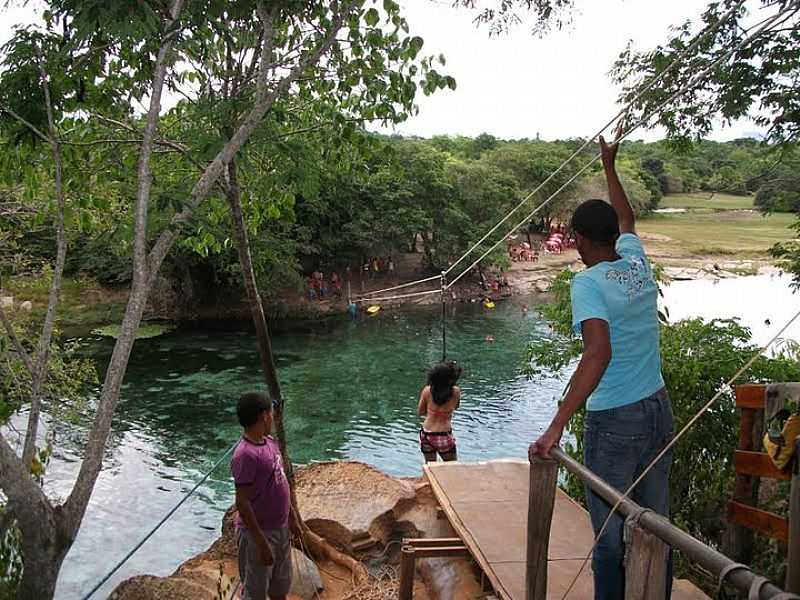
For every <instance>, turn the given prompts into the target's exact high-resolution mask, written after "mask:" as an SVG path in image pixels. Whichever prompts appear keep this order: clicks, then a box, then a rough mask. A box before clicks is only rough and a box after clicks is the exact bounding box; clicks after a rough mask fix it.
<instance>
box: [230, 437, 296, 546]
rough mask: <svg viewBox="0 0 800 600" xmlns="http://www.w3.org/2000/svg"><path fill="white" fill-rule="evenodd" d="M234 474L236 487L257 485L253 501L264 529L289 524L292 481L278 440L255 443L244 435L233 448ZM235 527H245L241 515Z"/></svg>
mask: <svg viewBox="0 0 800 600" xmlns="http://www.w3.org/2000/svg"><path fill="white" fill-rule="evenodd" d="M231 473H232V474H233V482H234V483H235V484H236V487H237V488H238V487H246V486H254V487H255V490H256V493H255V496H254V497H253V499H252V500H251V501H250V503H251V504H252V506H253V512H254V513H255V516H256V520H257V521H258V526H259V527H260V528H261V530H262V531H267V530H270V529H281V528H283V527H287V526H288V525H289V482H288V481H287V480H286V474H285V473H284V472H283V461H282V460H281V452H280V449H279V448H278V443H277V442H276V441H275V440H273V439H272V438H271V437H269V436H267V437H265V438H264V441H263V442H262V443H260V444H255V443H253V442H251V441H250V440H248V439H247V438H245V437H243V438H242V439H241V441H239V444H238V445H237V446H236V450H234V451H233V458H232V459H231ZM236 527H237V528H240V529H246V526H245V524H244V522H243V521H242V519H241V517H240V516H239V515H238V514H237V515H236Z"/></svg>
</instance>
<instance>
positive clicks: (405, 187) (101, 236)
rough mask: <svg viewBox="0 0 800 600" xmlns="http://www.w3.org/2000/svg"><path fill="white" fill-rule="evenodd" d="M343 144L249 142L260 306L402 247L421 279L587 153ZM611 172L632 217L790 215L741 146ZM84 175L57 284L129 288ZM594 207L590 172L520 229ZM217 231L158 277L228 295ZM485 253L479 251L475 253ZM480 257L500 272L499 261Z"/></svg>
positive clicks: (124, 249)
mask: <svg viewBox="0 0 800 600" xmlns="http://www.w3.org/2000/svg"><path fill="white" fill-rule="evenodd" d="M348 139H349V140H350V142H349V143H345V144H342V143H341V140H340V139H336V138H333V137H331V136H330V135H329V133H328V132H327V131H325V130H321V131H319V132H316V133H311V134H306V135H304V136H297V137H294V138H288V139H283V140H280V141H279V142H277V143H276V142H275V141H274V140H272V141H270V140H262V141H260V142H254V143H253V144H252V145H253V148H250V154H251V156H252V159H251V160H250V161H247V162H243V163H242V164H241V168H242V170H243V181H244V182H245V184H246V187H245V189H246V194H247V209H248V213H249V218H250V223H249V225H250V228H251V236H252V245H253V249H252V252H253V258H254V266H255V269H256V273H257V275H258V277H259V279H260V283H261V285H262V289H263V290H264V291H265V292H267V293H269V292H270V291H273V290H276V289H285V288H287V287H294V286H298V285H300V282H301V278H302V276H303V274H304V273H308V272H310V271H312V270H314V269H316V268H322V269H326V270H328V269H331V268H342V267H343V266H344V265H346V264H352V265H354V266H355V265H360V264H362V262H363V259H364V257H369V256H373V255H392V254H397V253H402V252H408V251H411V250H414V249H418V250H420V251H422V252H423V253H424V261H425V264H426V265H427V266H429V267H430V268H431V269H432V270H434V269H439V268H442V267H444V266H446V265H447V264H449V263H450V262H451V261H452V260H453V259H454V258H455V257H457V256H459V255H460V253H461V252H463V250H464V249H465V248H467V247H469V246H470V245H471V244H472V243H474V242H475V241H477V240H478V239H479V238H480V237H481V236H482V235H483V233H484V232H486V231H487V230H488V229H489V228H490V227H491V226H492V225H494V224H495V223H496V222H497V221H498V220H499V219H501V218H502V217H503V216H504V215H505V213H506V212H507V211H508V210H509V209H510V208H511V207H513V206H515V205H516V204H517V203H518V202H519V201H520V200H521V199H523V198H524V197H526V196H527V195H528V193H529V192H530V191H531V190H533V189H534V188H536V187H537V185H538V184H540V183H542V182H543V181H544V180H545V179H546V178H547V177H548V176H549V175H550V174H551V173H552V172H554V171H555V170H556V169H557V167H558V166H559V165H560V164H561V162H562V161H563V160H564V159H565V158H567V157H568V156H569V155H570V154H572V153H573V152H574V151H575V150H576V149H577V148H579V147H580V145H581V144H582V142H583V140H560V141H552V142H546V141H542V140H527V139H522V140H501V139H497V138H495V137H493V136H492V135H489V134H482V135H480V136H478V137H476V138H468V137H449V136H438V137H434V138H432V139H420V138H402V137H399V136H391V137H389V136H381V135H377V134H370V133H367V132H363V131H354V130H351V131H350V132H349V137H348ZM259 145H260V146H263V148H261V149H260V148H259ZM127 150H128V149H126V148H119V147H117V148H115V149H114V150H113V154H105V155H99V156H98V155H97V154H96V153H94V154H90V153H87V152H80V149H76V156H75V160H81V161H85V162H86V163H87V166H88V167H89V168H91V166H90V164H89V161H90V160H94V161H98V163H100V164H102V162H104V161H114V162H116V163H119V164H121V165H124V164H125V161H126V160H129V159H128V156H127V154H126V152H127ZM592 151H593V150H591V151H590V150H589V149H587V150H585V151H584V152H585V156H580V157H578V160H575V161H573V162H571V163H570V164H569V165H568V166H567V167H566V168H564V169H563V170H562V171H561V172H560V173H559V174H558V175H557V176H556V177H555V178H553V179H552V180H551V181H550V182H549V183H548V185H547V186H545V187H544V188H543V189H542V190H540V191H539V192H538V193H537V194H536V197H534V198H531V199H530V200H529V202H530V206H531V207H534V206H535V205H536V203H538V202H541V201H542V200H543V199H545V198H546V197H547V196H549V195H550V194H551V193H553V192H554V191H556V190H558V189H559V188H560V187H561V186H562V185H564V184H565V183H566V182H567V181H568V180H569V179H570V178H571V177H572V176H573V175H574V174H575V172H576V171H577V169H578V168H579V167H580V166H581V165H582V164H584V163H585V162H587V161H588V160H590V159H591V158H592V154H591V152H592ZM19 152H20V151H19V150H14V153H16V160H14V158H9V157H8V156H7V158H6V160H5V161H4V162H5V164H4V165H3V170H4V171H5V173H4V177H3V180H4V182H5V186H4V187H3V189H2V191H1V192H0V193H1V194H2V196H0V197H1V198H2V204H0V210H2V211H3V213H4V217H6V218H4V219H2V220H1V221H0V236H2V239H3V240H4V241H5V244H4V245H3V247H2V248H3V249H2V253H3V257H2V265H3V269H4V271H6V272H7V273H9V272H10V273H20V272H31V271H36V270H37V269H38V268H39V267H40V266H41V264H42V263H43V262H45V261H50V260H52V252H53V248H54V247H55V242H54V233H53V227H52V225H51V224H50V223H48V222H47V219H46V218H45V217H43V215H46V214H47V210H46V207H45V206H38V207H37V206H35V205H36V204H37V203H40V204H41V203H43V202H44V201H40V200H37V197H35V196H34V195H32V194H31V191H30V190H31V186H30V185H24V184H25V182H29V181H31V178H32V177H33V175H32V174H30V173H28V171H31V170H32V167H31V166H30V165H25V166H24V167H21V165H20V164H19V163H18V162H17V161H18V160H25V157H23V156H20V155H19ZM262 152H263V153H262ZM267 154H269V155H275V154H278V155H279V156H280V161H281V163H282V169H281V170H280V171H279V172H277V171H274V170H272V171H271V170H270V169H271V167H270V166H269V165H268V164H265V163H264V162H263V157H264V156H265V155H267ZM11 156H12V157H13V156H14V154H11ZM130 156H131V157H133V156H135V154H133V153H131V154H130ZM273 160H275V159H273ZM619 163H620V164H619V167H620V173H621V175H622V179H623V183H624V185H625V188H626V190H627V192H628V194H629V196H630V198H631V201H632V203H633V205H634V207H635V208H636V210H637V211H638V212H639V213H645V212H647V211H651V210H654V209H656V208H658V206H659V202H660V200H661V199H662V197H663V196H664V195H665V194H674V193H687V192H707V193H709V194H713V193H716V192H724V193H728V194H739V195H743V196H744V195H752V196H753V198H754V204H755V206H756V207H758V208H760V209H762V210H768V211H797V210H798V209H800V178H798V176H797V173H798V169H797V168H796V167H797V161H796V160H794V159H793V158H792V157H791V156H786V155H785V154H784V155H781V154H779V152H778V151H777V150H776V149H775V148H773V147H770V146H769V145H766V144H763V143H761V142H758V141H756V140H753V139H740V140H735V141H732V142H727V143H718V142H711V141H700V142H696V143H692V144H689V145H685V144H684V145H683V146H682V147H677V146H676V145H675V144H670V143H668V142H666V141H662V142H655V143H645V142H642V141H632V142H625V143H624V144H623V146H622V149H621V153H620V161H619ZM20 167H21V168H20ZM42 168H44V167H42ZM160 169H161V173H157V174H156V178H157V179H158V180H160V181H164V180H166V179H167V178H173V179H174V180H175V181H174V183H173V184H172V188H171V189H169V188H168V189H167V190H165V191H164V192H162V193H161V195H160V197H159V200H158V203H157V204H156V210H155V211H153V213H154V214H153V215H152V216H151V219H153V220H159V219H163V218H164V216H163V215H164V214H166V212H168V211H169V210H172V206H173V205H175V204H177V203H179V202H180V196H181V193H183V192H182V190H181V189H180V185H181V178H182V177H185V175H183V174H182V173H181V171H180V170H176V169H174V168H172V163H171V162H169V161H168V160H165V161H164V162H163V163H161V164H160ZM93 177H94V181H96V182H97V183H98V184H100V185H98V186H96V187H95V188H94V189H91V190H88V191H87V192H86V193H85V195H82V196H81V197H80V198H79V202H78V203H77V204H78V208H77V209H76V210H75V211H73V213H72V215H71V217H72V222H73V223H74V225H75V226H74V227H68V230H69V232H70V237H71V240H70V248H71V251H70V252H69V255H68V259H67V273H72V274H85V275H87V276H89V277H91V278H93V279H96V280H98V281H100V282H102V283H106V284H127V283H128V282H129V281H130V278H131V271H130V269H131V267H130V265H131V261H130V253H131V244H130V238H131V231H132V222H131V219H132V216H131V214H130V212H129V211H128V209H127V201H126V200H125V198H124V195H123V194H122V193H121V192H122V189H121V186H120V184H119V183H118V182H116V183H115V184H113V185H112V184H111V183H110V182H109V184H108V185H106V186H103V185H102V177H103V176H102V174H97V175H95V176H93ZM170 192H171V194H172V195H171V194H170ZM604 194H605V184H604V181H603V178H602V175H601V173H600V171H599V168H593V169H590V170H589V171H587V172H586V173H584V174H583V175H581V176H580V177H579V178H578V179H576V181H575V182H574V183H572V184H569V185H568V186H567V187H566V189H565V190H564V191H563V192H562V193H560V194H559V195H558V196H557V197H556V198H555V200H554V201H553V202H551V203H550V204H549V205H548V206H547V207H546V208H545V210H543V211H541V212H540V213H539V214H538V215H537V219H536V220H535V221H533V222H531V223H530V224H529V225H528V228H527V231H528V233H531V232H535V231H539V230H544V229H547V228H548V227H549V226H550V224H551V223H552V222H554V221H555V222H564V221H566V220H567V219H568V216H569V214H570V212H571V210H572V209H573V208H574V206H575V205H576V203H577V202H579V201H581V200H583V199H586V198H589V197H598V196H599V197H602V196H603V195H604ZM32 205H33V206H32ZM42 208H44V209H45V210H44V211H43V210H41V209H42ZM159 212H161V215H159ZM228 219H229V217H228V216H227V214H226V211H225V210H224V203H222V202H221V201H219V202H216V203H215V202H211V203H209V205H208V206H207V207H206V208H205V209H204V210H203V211H202V214H201V215H198V216H197V218H196V219H195V220H194V221H193V223H192V230H191V231H190V232H188V233H189V235H187V237H186V238H185V239H184V240H183V241H182V242H181V243H180V246H179V247H178V248H177V249H176V251H175V252H173V253H172V254H171V255H170V256H169V257H168V258H167V263H166V268H165V272H166V273H167V274H168V276H169V277H171V278H172V279H174V280H175V281H179V282H182V283H183V290H184V293H188V294H189V295H191V294H192V292H195V293H197V292H199V290H202V289H209V288H215V287H219V286H221V287H223V288H224V287H230V286H232V287H235V286H237V285H239V274H238V261H237V257H236V252H235V248H234V246H233V244H232V243H231V240H230V237H229V233H228V232H229V231H230V224H229V223H228ZM509 226H510V225H509ZM524 229H525V228H523V232H524ZM503 231H506V229H503ZM493 241H494V239H490V240H489V241H488V242H486V246H487V248H488V246H489V245H490V244H491V243H492V242H493ZM491 259H494V261H495V262H500V263H502V261H504V260H505V258H504V252H503V249H502V247H501V248H499V249H497V250H496V251H495V254H494V255H493V256H491V257H490V260H491Z"/></svg>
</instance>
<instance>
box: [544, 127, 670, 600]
mask: <svg viewBox="0 0 800 600" xmlns="http://www.w3.org/2000/svg"><path fill="white" fill-rule="evenodd" d="M617 148H618V144H617V143H613V144H611V145H608V144H606V142H605V140H604V139H603V138H602V137H601V138H600V151H601V157H602V162H603V168H604V170H605V174H606V180H607V183H608V193H609V198H610V200H611V205H610V206H609V204H607V203H606V202H604V201H602V200H587V201H586V202H584V203H583V204H581V205H580V206H578V208H577V209H575V212H574V213H573V215H572V230H573V231H574V233H575V238H576V244H577V249H578V253H579V254H580V257H581V260H582V261H583V262H584V264H585V265H586V270H585V271H583V272H581V273H578V274H577V275H576V276H575V279H574V280H573V282H572V288H571V297H572V326H573V329H574V330H575V332H576V333H580V334H581V336H582V338H583V356H582V357H581V361H580V363H579V365H578V368H577V370H576V371H575V374H574V375H573V377H572V381H571V383H570V386H569V390H568V392H567V394H566V396H565V397H564V399H563V401H562V402H561V404H560V406H559V408H558V412H557V413H556V416H555V417H554V418H553V421H552V423H551V424H550V426H549V427H548V428H547V430H546V431H545V432H544V434H542V436H541V437H539V439H537V440H536V441H535V442H533V443H532V444H531V445H530V448H529V456H530V458H531V459H533V458H534V457H535V456H544V457H547V456H549V453H550V450H551V449H552V448H553V447H554V446H555V445H557V444H558V443H559V440H560V439H561V435H562V433H563V431H564V427H565V426H566V424H567V423H568V422H569V420H570V419H571V418H572V415H573V414H575V412H576V411H577V410H578V409H579V408H580V407H581V406H583V404H584V403H586V402H587V400H588V403H587V406H586V408H587V413H586V427H585V431H584V463H585V464H586V466H587V467H588V468H589V469H591V470H592V471H594V472H595V473H596V474H597V475H598V476H599V477H601V478H602V479H604V480H605V481H606V482H608V483H609V484H611V485H612V486H614V487H615V488H617V490H619V491H620V492H625V491H626V490H627V489H628V488H629V487H630V485H631V484H632V483H633V482H634V480H635V479H637V478H638V477H639V476H640V475H641V474H642V472H643V470H644V468H645V467H646V466H647V465H648V464H649V463H650V462H651V461H652V460H653V459H654V458H655V457H656V455H657V454H658V453H659V452H660V451H661V450H662V449H663V448H664V447H665V446H666V445H667V443H668V442H669V440H670V439H671V437H672V432H673V418H672V406H671V403H670V399H669V396H668V395H667V391H666V389H665V387H664V378H663V377H662V374H661V356H660V352H659V324H658V306H657V300H658V287H657V285H656V281H655V279H654V277H653V271H652V269H651V267H650V263H649V261H648V259H647V256H646V255H645V251H644V247H643V246H642V242H641V240H640V239H639V238H638V237H637V236H636V233H635V229H634V224H635V222H634V214H633V210H632V209H631V205H630V203H629V202H628V198H627V196H626V194H625V190H624V189H623V188H622V184H621V183H620V180H619V177H618V175H617V172H616V168H615V166H614V162H615V158H616V154H617ZM671 463H672V455H671V453H667V454H666V455H665V456H664V457H663V458H662V459H661V460H660V461H659V462H658V463H657V464H656V465H655V467H654V468H653V469H652V470H651V471H650V472H649V473H648V474H647V476H646V477H645V478H644V479H643V480H642V482H641V483H640V484H639V485H638V486H637V487H636V488H635V489H634V490H633V493H632V499H633V501H634V502H636V503H638V504H639V505H640V506H642V507H645V508H649V509H652V510H654V511H655V512H657V513H659V514H661V515H664V516H665V517H669V472H670V466H671ZM586 496H587V501H588V505H589V514H590V516H591V520H592V527H593V529H594V532H595V536H597V535H598V534H599V533H600V529H601V528H602V526H603V523H604V522H605V520H606V518H607V517H608V514H609V512H610V510H611V507H610V505H609V504H608V503H607V502H606V501H605V500H603V499H602V498H600V496H598V495H596V494H594V493H593V492H592V491H591V490H589V489H587V493H586ZM623 524H624V523H623V519H622V517H621V516H619V514H616V515H614V516H612V518H611V520H610V521H609V524H608V527H607V528H606V530H605V532H603V534H602V535H600V538H599V539H598V542H597V546H596V547H595V550H594V552H593V554H592V570H593V572H594V598H595V600H623V598H624V596H625V573H624V569H623V558H624V554H625V547H624V544H623V539H622V531H623ZM671 588H672V559H671V557H670V559H669V564H668V568H667V598H669V597H670V593H671Z"/></svg>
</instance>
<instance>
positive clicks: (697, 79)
mask: <svg viewBox="0 0 800 600" xmlns="http://www.w3.org/2000/svg"><path fill="white" fill-rule="evenodd" d="M788 11H789V9H788V8H787V9H785V10H783V11H781V12H779V13H777V14H776V15H774V16H773V17H772V18H770V19H768V20H767V21H766V22H765V23H764V24H763V25H762V26H761V27H759V28H758V29H757V30H756V32H755V33H753V34H751V35H749V36H748V37H746V38H744V39H743V40H741V41H740V42H739V43H738V44H736V45H735V46H734V47H733V48H731V49H730V50H729V51H728V52H726V53H725V54H723V55H722V56H720V57H719V58H717V59H716V60H715V61H714V62H713V63H711V64H710V65H709V66H708V67H706V68H705V69H703V70H702V71H701V72H700V73H698V74H697V75H695V76H694V77H693V78H692V79H691V80H690V81H689V83H687V84H686V85H684V86H683V87H682V88H680V89H679V90H678V91H676V92H675V93H673V94H672V95H670V96H669V97H668V98H667V99H666V100H664V101H663V102H661V103H660V104H659V105H658V106H656V107H655V108H654V109H653V110H651V111H650V112H649V113H647V114H646V115H645V116H644V117H642V118H640V119H639V120H638V121H637V122H636V123H635V124H634V125H633V126H631V127H628V128H626V131H625V132H624V133H622V135H620V136H619V137H618V138H617V140H616V141H622V140H624V139H625V138H626V137H628V136H629V135H630V134H631V133H632V132H633V131H634V130H636V129H638V128H639V127H641V126H642V125H644V124H645V123H647V121H649V120H650V119H651V118H652V117H653V116H654V115H655V114H657V113H658V112H660V111H661V109H662V108H663V107H664V106H666V105H667V104H669V103H670V102H672V101H673V100H674V99H675V98H677V97H678V96H681V95H682V94H684V93H686V92H687V91H689V90H690V89H691V88H692V87H694V86H695V85H697V84H698V83H700V82H701V81H702V80H703V79H705V78H706V76H707V75H708V74H709V73H711V71H713V70H714V69H716V68H717V67H718V66H719V65H720V64H722V63H723V62H724V61H726V60H728V59H729V58H730V57H731V56H733V54H735V53H736V51H737V50H739V49H740V48H741V47H742V46H743V45H744V44H745V43H747V42H749V41H751V40H752V39H753V38H755V37H757V36H758V35H760V34H761V33H762V32H763V31H764V30H765V29H767V28H768V27H769V26H770V25H771V24H772V23H774V22H775V21H776V20H777V19H779V18H780V17H781V16H782V15H783V14H784V13H785V12H788ZM599 158H600V154H597V155H595V157H594V158H592V160H590V161H589V162H588V163H586V164H585V165H583V167H582V168H581V169H580V170H578V172H577V173H575V174H574V175H573V176H572V177H570V178H569V179H568V180H567V182H566V183H564V184H563V185H562V186H561V187H559V188H558V189H557V190H556V191H555V192H553V193H552V194H551V195H550V196H548V197H547V198H546V199H545V200H544V201H543V202H542V203H541V204H539V205H538V206H536V208H534V209H533V210H532V211H531V212H530V213H528V215H526V217H525V218H524V219H522V220H521V221H520V222H519V223H517V224H516V225H514V226H513V227H512V228H511V229H510V230H509V231H508V232H507V233H506V234H505V235H504V236H503V237H502V238H500V239H499V240H498V241H497V242H495V244H493V245H492V246H491V247H490V248H489V249H488V250H487V251H486V252H484V253H483V254H482V255H481V256H480V257H479V258H478V259H477V260H475V261H474V262H473V263H472V264H471V265H470V266H469V267H467V268H466V269H464V270H463V271H462V272H461V273H460V274H459V275H458V276H456V277H455V278H454V279H453V280H451V281H450V283H449V285H448V287H452V286H453V285H455V284H456V283H457V282H458V281H459V280H460V279H461V278H462V277H464V276H465V275H466V274H467V273H469V271H471V270H472V269H473V268H475V266H476V265H478V264H479V263H480V262H481V261H482V260H483V259H484V258H486V257H487V256H488V255H489V254H490V253H491V252H493V251H494V249H495V248H497V246H499V245H500V244H502V243H503V242H504V241H505V240H506V239H507V238H508V236H510V235H511V234H512V233H514V231H516V230H517V229H519V228H520V227H521V226H522V225H524V224H525V223H527V222H529V221H530V219H531V218H532V217H533V216H534V215H535V214H536V213H538V212H539V211H540V210H542V209H543V208H544V207H545V206H547V205H548V204H549V203H550V202H551V201H552V200H553V199H554V198H555V197H556V196H557V195H558V194H560V193H561V192H562V191H563V190H564V189H565V188H566V187H567V186H568V185H570V184H571V183H572V182H573V181H575V180H576V179H577V178H578V177H579V176H580V175H582V174H583V173H584V172H585V171H586V170H587V169H588V168H589V167H590V166H591V165H592V164H594V163H595V162H596V161H597V160H598V159H599Z"/></svg>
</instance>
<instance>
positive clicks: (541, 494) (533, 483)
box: [525, 458, 558, 600]
mask: <svg viewBox="0 0 800 600" xmlns="http://www.w3.org/2000/svg"><path fill="white" fill-rule="evenodd" d="M557 478H558V463H556V461H554V460H551V459H544V458H534V459H533V460H532V461H531V476H530V489H529V490H528V556H527V562H526V565H525V590H526V591H525V598H526V600H545V598H546V597H547V559H548V556H547V550H548V547H549V545H550V523H551V522H552V520H553V505H554V504H555V500H556V480H557Z"/></svg>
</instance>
